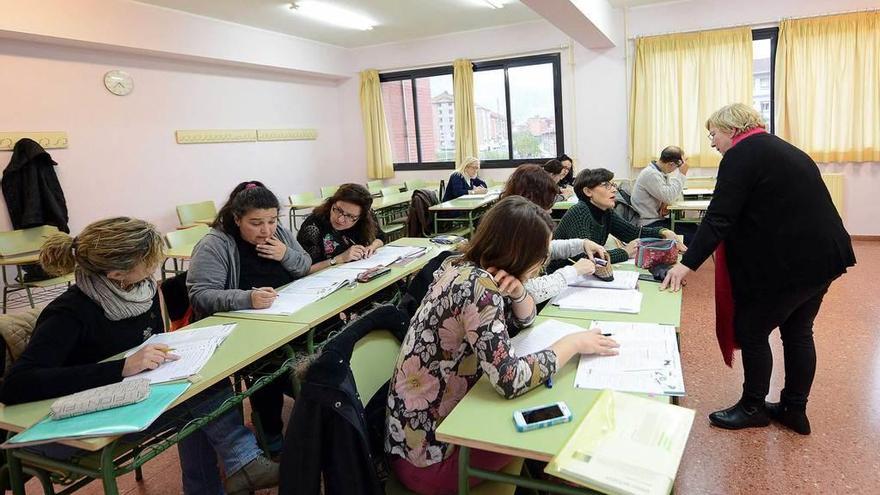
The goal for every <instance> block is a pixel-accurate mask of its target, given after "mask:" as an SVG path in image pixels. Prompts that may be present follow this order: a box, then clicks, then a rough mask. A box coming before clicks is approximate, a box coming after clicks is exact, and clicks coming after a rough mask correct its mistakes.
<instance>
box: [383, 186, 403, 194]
mask: <svg viewBox="0 0 880 495" xmlns="http://www.w3.org/2000/svg"><path fill="white" fill-rule="evenodd" d="M392 194H400V188H399V187H397V186H388V187H383V188H382V196H391V195H392Z"/></svg>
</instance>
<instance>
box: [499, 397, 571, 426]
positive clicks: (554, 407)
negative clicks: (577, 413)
mask: <svg viewBox="0 0 880 495" xmlns="http://www.w3.org/2000/svg"><path fill="white" fill-rule="evenodd" d="M569 421H571V411H569V410H568V406H566V405H565V402H556V403H553V404H547V405H544V406H537V407H530V408H528V409H520V410H519V411H514V412H513V422H514V424H516V429H517V431H530V430H537V429H539V428H546V427H548V426H553V425H558V424H560V423H568V422H569Z"/></svg>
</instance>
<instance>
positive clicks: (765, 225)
mask: <svg viewBox="0 0 880 495" xmlns="http://www.w3.org/2000/svg"><path fill="white" fill-rule="evenodd" d="M706 129H708V131H709V139H710V140H712V146H713V147H714V148H715V149H717V150H718V151H719V152H721V154H722V155H724V158H723V159H722V160H721V165H720V166H719V169H718V180H717V183H716V185H715V192H714V195H713V197H712V201H711V203H709V208H708V210H707V211H706V214H705V216H704V217H703V221H702V223H701V224H700V227H699V230H697V233H696V235H695V237H694V240H693V243H692V244H691V245H690V248H689V249H688V250H687V252H686V253H685V254H684V257H683V258H682V260H681V263H679V264H677V265H675V266H674V267H673V268H672V269H670V271H669V273H668V275H667V276H666V279H665V280H664V281H663V288H666V287H669V288H671V289H672V290H674V291H677V290H679V288H680V287H681V285H683V280H684V278H685V277H687V275H688V274H689V273H691V271H693V270H696V269H697V268H698V267H699V266H700V265H701V264H702V263H703V261H705V260H706V258H708V257H709V256H710V255H712V253H713V252H715V250H716V248H719V251H718V254H719V255H718V256H716V295H715V297H716V307H717V308H718V312H719V314H718V317H719V323H718V325H719V329H718V330H719V336H721V335H723V327H724V324H723V322H724V315H725V314H727V316H728V317H729V318H732V325H731V326H732V330H733V335H734V336H735V339H736V343H737V344H738V345H739V346H740V347H741V348H742V362H743V372H744V374H745V379H744V382H743V394H742V398H741V399H740V400H739V402H737V403H736V404H735V405H734V406H732V407H730V408H728V409H724V410H721V411H717V412H714V413H712V414H710V415H709V421H710V422H711V423H712V424H713V425H715V426H719V427H721V428H727V429H734V430H735V429H740V428H749V427H759V426H766V425H767V424H769V420H770V419H774V420H777V421H779V422H780V423H782V424H783V425H785V426H786V427H788V428H790V429H792V430H794V431H796V432H798V433H800V434H803V435H806V434H809V433H810V422H809V420H808V419H807V415H806V406H807V398H808V396H809V394H810V387H811V386H812V384H813V377H814V375H815V372H816V349H815V346H814V344H813V320H814V319H815V317H816V315H817V314H818V313H819V307H820V306H821V304H822V298H823V296H824V295H825V293H826V292H827V291H828V287H829V286H830V285H831V282H832V281H833V280H834V279H835V278H837V277H838V276H840V275H841V274H842V273H844V272H846V269H847V267H850V266H853V265H854V264H855V255H854V254H853V250H852V244H851V242H850V238H849V234H848V233H847V232H846V230H845V229H844V227H843V221H842V220H841V219H840V215H839V214H838V213H837V210H836V209H835V207H834V204H832V202H831V195H830V194H829V193H828V189H827V188H826V187H825V183H824V182H823V181H822V177H821V175H820V174H819V169H818V167H817V166H816V163H815V162H814V161H813V160H812V158H810V157H809V155H807V154H806V153H804V152H803V151H801V150H799V149H798V148H796V147H794V146H793V145H791V144H789V143H787V142H785V141H783V140H782V139H779V138H778V137H776V136H774V135H772V134H768V133H767V132H765V131H764V124H763V121H762V119H761V115H760V114H758V113H757V112H756V111H755V110H754V109H752V107H750V106H748V105H745V104H742V103H735V104H732V105H728V106H725V107H723V108H721V109H720V110H718V111H716V112H715V113H713V114H712V116H711V117H709V120H708V121H706ZM725 265H726V267H725ZM724 268H727V269H726V270H725V269H724ZM728 276H729V279H728ZM719 280H720V281H721V283H722V284H725V281H727V280H729V287H730V289H731V292H732V300H729V299H730V298H729V297H728V302H727V303H724V302H722V301H720V298H721V297H720V296H723V295H724V294H723V291H718V290H717V287H718V284H719ZM728 321H730V320H729V319H728ZM776 327H779V331H780V334H781V336H782V343H783V344H782V345H783V349H784V354H785V388H784V389H783V390H782V394H781V397H780V401H779V402H778V403H770V402H767V403H765V402H764V399H765V397H766V396H767V394H768V393H769V391H770V374H771V371H772V368H773V355H772V354H771V352H770V344H769V342H768V338H769V336H770V333H771V332H772V331H773V329H774V328H776ZM719 343H720V344H721V346H722V351H725V343H724V342H723V341H722V340H721V339H719ZM732 351H733V345H732V342H731V345H730V346H729V347H728V351H727V352H728V353H727V355H726V356H725V360H726V361H728V365H729V364H730V358H731V355H732Z"/></svg>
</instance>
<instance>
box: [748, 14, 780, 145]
mask: <svg viewBox="0 0 880 495" xmlns="http://www.w3.org/2000/svg"><path fill="white" fill-rule="evenodd" d="M778 35H779V28H770V29H755V30H753V31H752V73H753V74H752V75H753V78H754V88H753V90H752V106H753V107H754V108H755V110H757V111H758V112H760V113H761V115H762V116H763V117H764V122H766V123H767V130H768V131H770V132H773V131H774V122H773V121H774V109H773V91H774V87H773V85H774V74H773V73H774V72H775V68H776V63H775V62H776V61H775V59H776V39H777V36H778Z"/></svg>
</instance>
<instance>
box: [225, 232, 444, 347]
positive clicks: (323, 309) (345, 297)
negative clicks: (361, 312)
mask: <svg viewBox="0 0 880 495" xmlns="http://www.w3.org/2000/svg"><path fill="white" fill-rule="evenodd" d="M389 246H420V247H428V248H429V250H428V252H427V253H425V254H424V255H422V256H421V257H419V258H416V259H414V260H412V261H410V262H409V263H407V264H406V265H402V266H400V265H393V266H391V272H390V273H389V274H387V275H383V276H381V277H379V278H376V279H374V280H371V281H370V282H367V283H360V282H358V283H357V284H355V285H354V287H351V288H342V289H339V290H337V291H336V292H334V293H332V294H330V295H328V296H326V297H324V298H322V299H320V300H318V301H316V302H314V303H312V304H309V305H308V306H306V307H304V308H302V309H300V310H299V311H297V312H295V313H291V314H289V315H268V314H253V313H236V312H231V311H230V312H223V313H217V315H216V316H223V317H227V318H233V319H241V320H259V321H271V322H279V323H297V324H301V325H306V326H307V327H308V328H309V331H308V332H307V342H306V345H307V346H308V348H309V350H311V349H313V347H314V340H313V339H314V328H315V327H316V326H317V325H318V324H320V323H322V322H324V321H326V320H328V319H330V318H332V317H334V316H336V315H338V314H339V312H340V311H343V310H345V309H347V308H350V307H351V306H353V305H355V304H357V303H359V302H361V301H363V300H365V299H367V298H369V297H371V296H373V295H375V294H376V293H378V292H379V291H380V290H382V289H384V288H386V287H388V286H390V285H391V284H394V283H395V282H397V281H398V280H402V279H404V278H406V277H408V276H409V275H412V274H414V273H416V272H418V271H419V270H421V269H422V267H423V266H425V265H426V264H428V262H429V261H430V260H431V259H432V258H433V257H434V256H436V255H437V254H438V253H440V252H441V251H446V250H448V249H451V248H452V247H453V246H444V245H439V244H435V243H433V242H431V241H430V240H428V239H422V238H416V237H405V238H403V239H398V240H396V241H394V242H392V243H390V244H389ZM343 266H344V265H343Z"/></svg>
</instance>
